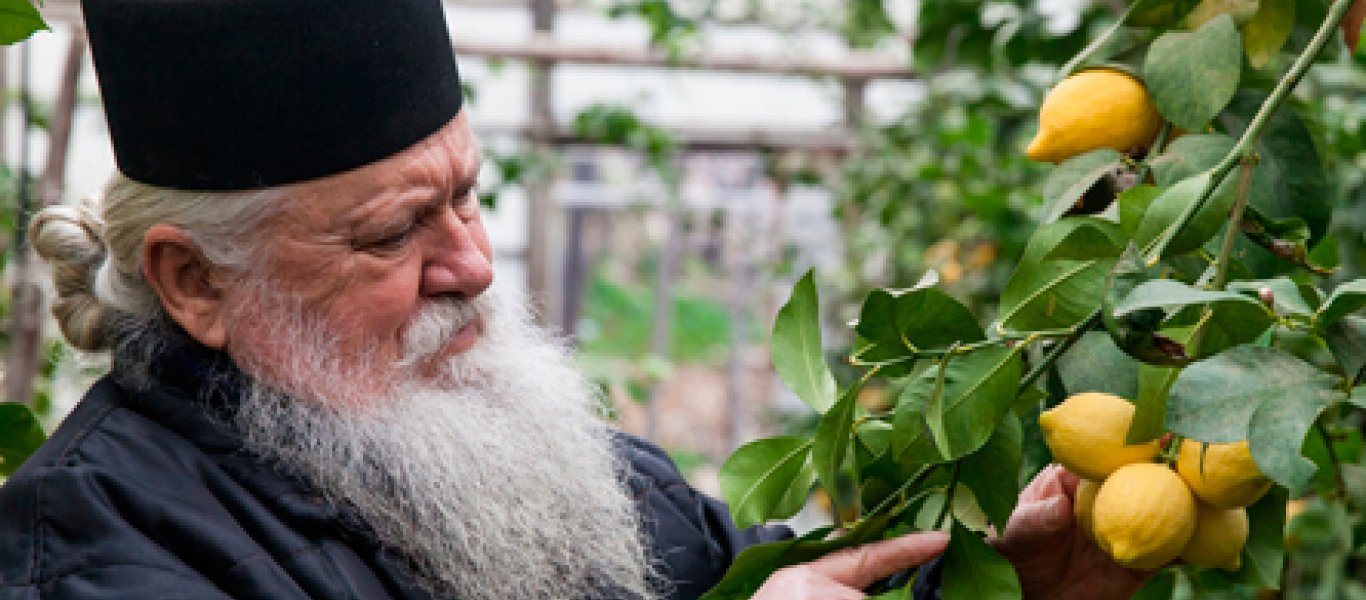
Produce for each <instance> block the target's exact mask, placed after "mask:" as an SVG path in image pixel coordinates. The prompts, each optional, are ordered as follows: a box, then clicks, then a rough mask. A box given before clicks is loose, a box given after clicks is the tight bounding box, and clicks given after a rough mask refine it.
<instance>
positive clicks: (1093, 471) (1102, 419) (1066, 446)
mask: <svg viewBox="0 0 1366 600" xmlns="http://www.w3.org/2000/svg"><path fill="white" fill-rule="evenodd" d="M1133 418H1134V405H1133V404H1130V403H1129V401H1128V400H1125V399H1123V398H1120V397H1119V396H1115V395H1111V394H1102V393H1099V392H1085V393H1081V394H1074V395H1072V396H1070V397H1069V398H1067V399H1066V400H1064V401H1063V402H1062V404H1059V405H1057V406H1055V407H1053V408H1050V409H1048V410H1046V411H1044V412H1043V414H1041V415H1039V428H1040V429H1042V430H1043V436H1044V441H1045V442H1047V443H1048V448H1049V450H1052V451H1053V459H1054V460H1056V461H1058V463H1060V464H1062V466H1064V467H1067V469H1068V470H1070V471H1072V472H1073V473H1076V474H1077V475H1080V476H1081V477H1082V478H1083V479H1091V480H1095V481H1103V480H1104V479H1105V477H1106V476H1108V475H1109V474H1110V473H1113V472H1114V471H1115V469H1118V468H1120V467H1122V466H1124V465H1127V464H1130V463H1136V462H1147V461H1150V460H1152V459H1153V457H1154V456H1157V450H1158V446H1157V441H1156V440H1154V441H1151V442H1147V443H1143V444H1132V445H1128V444H1125V443H1124V436H1125V435H1126V434H1127V433H1128V431H1129V422H1130V421H1132V420H1133Z"/></svg>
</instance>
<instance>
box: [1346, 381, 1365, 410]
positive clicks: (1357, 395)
mask: <svg viewBox="0 0 1366 600" xmlns="http://www.w3.org/2000/svg"><path fill="white" fill-rule="evenodd" d="M1347 401H1348V402H1351V403H1352V404H1354V405H1356V406H1357V407H1358V408H1366V385H1359V386H1356V387H1354V388H1352V395H1351V396H1349V397H1348V398H1347Z"/></svg>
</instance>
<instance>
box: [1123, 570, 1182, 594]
mask: <svg viewBox="0 0 1366 600" xmlns="http://www.w3.org/2000/svg"><path fill="white" fill-rule="evenodd" d="M1175 590H1176V573H1175V572H1174V571H1172V570H1171V569H1163V570H1161V571H1158V572H1157V574H1156V575H1153V577H1152V579H1149V580H1148V583H1145V584H1143V587H1142V588H1141V589H1139V590H1138V593H1137V594H1134V597H1133V598H1130V599H1129V600H1172V594H1173V593H1174V592H1175Z"/></svg>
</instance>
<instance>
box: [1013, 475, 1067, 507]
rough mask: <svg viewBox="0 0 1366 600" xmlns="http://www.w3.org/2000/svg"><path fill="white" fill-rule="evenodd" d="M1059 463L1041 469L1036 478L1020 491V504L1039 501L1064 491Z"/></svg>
mask: <svg viewBox="0 0 1366 600" xmlns="http://www.w3.org/2000/svg"><path fill="white" fill-rule="evenodd" d="M1062 472H1063V468H1062V467H1061V466H1059V465H1048V466H1046V467H1044V468H1043V469H1042V470H1040V471H1039V473H1038V474H1037V475H1035V476H1034V479H1033V480H1031V481H1030V482H1029V485H1027V486H1025V489H1023V490H1021V491H1020V500H1019V502H1020V504H1024V503H1026V502H1037V501H1040V500H1044V499H1046V498H1049V497H1051V496H1056V495H1059V494H1062V493H1064V490H1063V485H1062V478H1061V476H1060V474H1061V473H1062Z"/></svg>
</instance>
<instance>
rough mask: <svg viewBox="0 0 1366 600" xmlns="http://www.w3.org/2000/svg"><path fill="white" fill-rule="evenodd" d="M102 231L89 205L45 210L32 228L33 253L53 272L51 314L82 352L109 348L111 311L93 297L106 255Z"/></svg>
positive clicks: (30, 237) (39, 214) (68, 338)
mask: <svg viewBox="0 0 1366 600" xmlns="http://www.w3.org/2000/svg"><path fill="white" fill-rule="evenodd" d="M102 229H103V228H102V226H101V225H100V223H99V220H98V219H97V218H96V217H95V216H94V214H93V213H92V212H91V211H90V209H89V204H88V202H83V203H82V206H80V207H72V206H52V207H48V208H45V209H43V210H42V211H40V212H39V213H38V214H37V215H35V216H34V218H33V223H32V225H30V226H29V240H30V241H31V242H32V243H33V249H34V251H36V252H37V253H38V255H39V256H41V257H43V259H44V260H46V261H47V262H48V263H49V264H50V265H51V266H52V279H53V282H54V284H55V286H56V288H57V300H56V302H55V303H54V304H53V307H52V313H53V314H54V315H55V316H56V317H57V324H58V325H59V326H60V327H61V329H62V334H63V335H65V336H66V339H67V340H68V341H70V342H71V344H72V345H74V346H76V347H77V348H81V349H83V350H104V349H107V348H108V346H107V344H106V342H107V339H106V334H105V332H106V327H105V315H106V313H107V311H106V310H105V307H104V306H103V305H102V304H101V303H100V301H99V299H98V298H96V296H95V293H94V282H95V274H96V273H97V272H98V270H99V268H100V266H101V265H102V264H103V263H104V261H105V257H106V255H107V252H106V249H105V244H104V239H103V236H102V235H101V232H102Z"/></svg>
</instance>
